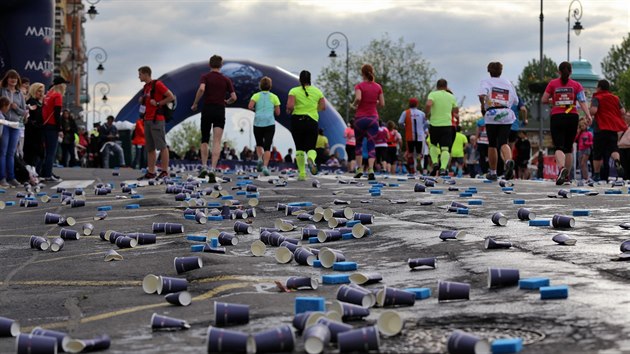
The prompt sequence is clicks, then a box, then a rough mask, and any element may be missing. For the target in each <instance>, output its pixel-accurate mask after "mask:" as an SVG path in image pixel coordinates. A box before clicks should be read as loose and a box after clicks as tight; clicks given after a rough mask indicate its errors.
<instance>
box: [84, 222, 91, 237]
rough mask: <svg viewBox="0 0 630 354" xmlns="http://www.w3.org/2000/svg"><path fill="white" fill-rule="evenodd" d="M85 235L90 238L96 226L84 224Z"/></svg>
mask: <svg viewBox="0 0 630 354" xmlns="http://www.w3.org/2000/svg"><path fill="white" fill-rule="evenodd" d="M82 229H83V235H84V236H90V235H91V234H92V232H94V225H92V224H90V223H85V224H83V227H82Z"/></svg>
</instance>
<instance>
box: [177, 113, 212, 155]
mask: <svg viewBox="0 0 630 354" xmlns="http://www.w3.org/2000/svg"><path fill="white" fill-rule="evenodd" d="M166 140H167V141H168V144H169V146H170V147H171V150H173V151H175V152H176V153H177V154H178V155H179V156H184V155H185V154H186V151H188V149H189V148H190V147H191V146H199V145H200V144H201V130H200V129H199V125H198V124H195V122H194V121H192V120H186V121H185V122H182V123H181V124H179V125H178V126H177V127H175V128H173V129H171V131H169V132H168V134H167V135H166ZM210 141H212V139H210Z"/></svg>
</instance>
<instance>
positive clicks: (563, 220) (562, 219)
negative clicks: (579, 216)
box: [551, 214, 575, 229]
mask: <svg viewBox="0 0 630 354" xmlns="http://www.w3.org/2000/svg"><path fill="white" fill-rule="evenodd" d="M551 225H553V227H554V228H556V229H568V228H573V227H575V218H573V217H571V216H567V215H559V214H556V215H554V216H553V218H552V219H551Z"/></svg>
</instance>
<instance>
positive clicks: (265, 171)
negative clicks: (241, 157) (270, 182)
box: [262, 166, 271, 176]
mask: <svg viewBox="0 0 630 354" xmlns="http://www.w3.org/2000/svg"><path fill="white" fill-rule="evenodd" d="M262 173H263V175H265V176H269V175H270V174H271V173H269V169H268V168H267V167H266V166H265V167H263V168H262Z"/></svg>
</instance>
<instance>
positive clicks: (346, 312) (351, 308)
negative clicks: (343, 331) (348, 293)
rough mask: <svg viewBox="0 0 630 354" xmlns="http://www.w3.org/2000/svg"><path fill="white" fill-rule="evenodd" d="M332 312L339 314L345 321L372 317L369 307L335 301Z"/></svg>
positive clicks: (332, 304)
mask: <svg viewBox="0 0 630 354" xmlns="http://www.w3.org/2000/svg"><path fill="white" fill-rule="evenodd" d="M330 310H331V311H334V312H336V313H338V314H339V315H340V316H341V319H342V320H343V321H352V320H361V319H363V318H364V317H367V316H369V315H370V309H369V308H367V307H363V306H359V305H355V304H351V303H349V302H343V301H339V300H333V301H332V303H331V305H330Z"/></svg>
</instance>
